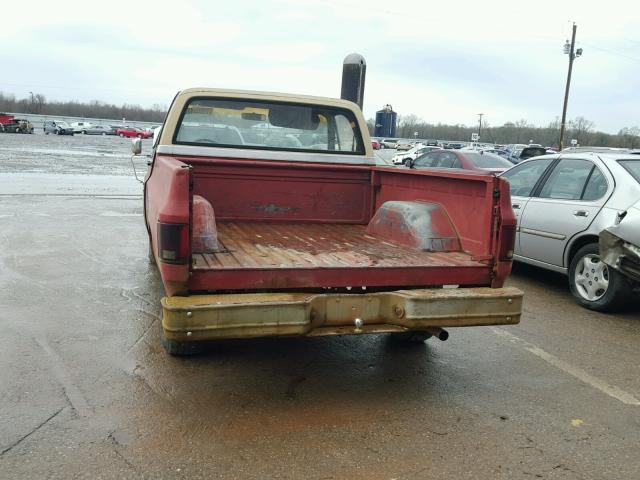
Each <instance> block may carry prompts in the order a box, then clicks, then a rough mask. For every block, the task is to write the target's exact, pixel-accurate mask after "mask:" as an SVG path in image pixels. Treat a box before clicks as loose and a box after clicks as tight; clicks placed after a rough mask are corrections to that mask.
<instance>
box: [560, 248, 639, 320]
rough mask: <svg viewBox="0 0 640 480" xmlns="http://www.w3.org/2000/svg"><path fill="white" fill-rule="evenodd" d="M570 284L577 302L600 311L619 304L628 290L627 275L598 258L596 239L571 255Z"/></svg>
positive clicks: (627, 296) (629, 291)
mask: <svg viewBox="0 0 640 480" xmlns="http://www.w3.org/2000/svg"><path fill="white" fill-rule="evenodd" d="M569 288H570V289H571V293H572V294H573V296H574V297H575V299H576V301H577V302H578V303H579V304H580V305H582V306H583V307H586V308H589V309H591V310H596V311H599V312H606V311H610V310H614V309H616V308H618V307H620V306H622V305H623V304H624V303H625V302H626V300H627V299H628V298H629V297H630V294H631V288H630V285H629V283H628V281H627V279H626V278H625V277H624V276H622V275H621V274H620V273H618V272H617V271H616V270H615V269H613V268H610V267H608V266H607V265H606V264H605V263H604V262H603V261H602V260H600V252H599V248H598V244H597V243H590V244H588V245H585V246H584V247H582V248H581V249H580V250H578V251H577V252H576V254H575V255H574V256H573V258H572V259H571V265H570V266H569Z"/></svg>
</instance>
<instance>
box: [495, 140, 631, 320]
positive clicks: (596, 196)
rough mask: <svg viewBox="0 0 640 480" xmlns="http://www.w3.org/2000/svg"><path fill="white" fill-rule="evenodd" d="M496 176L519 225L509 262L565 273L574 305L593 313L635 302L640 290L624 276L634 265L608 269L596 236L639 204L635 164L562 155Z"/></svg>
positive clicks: (619, 158) (618, 156) (611, 157)
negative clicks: (505, 185) (503, 181)
mask: <svg viewBox="0 0 640 480" xmlns="http://www.w3.org/2000/svg"><path fill="white" fill-rule="evenodd" d="M500 176H501V177H502V178H506V179H507V180H508V181H509V184H510V185H511V204H512V207H513V211H514V213H515V215H516V217H517V218H518V229H517V232H516V242H515V251H514V256H513V258H514V260H517V261H520V262H524V263H529V264H531V265H535V266H538V267H542V268H545V269H548V270H553V271H556V272H560V273H564V274H565V275H567V276H568V277H569V287H570V289H571V293H572V294H573V296H574V297H575V299H576V301H577V302H578V303H579V304H580V305H582V306H584V307H586V308H590V309H592V310H599V311H607V310H612V309H614V308H616V307H618V306H619V305H621V304H624V303H627V302H629V301H631V300H632V299H633V298H635V299H636V300H637V298H638V297H637V293H636V292H637V291H638V290H640V282H638V280H637V278H638V277H635V279H634V277H633V275H631V274H630V273H629V272H631V271H635V270H633V269H638V270H640V269H639V268H638V267H637V266H635V267H634V266H633V265H635V264H634V262H637V260H634V259H633V258H631V256H630V255H627V257H626V260H628V261H627V264H625V265H622V264H621V265H618V264H617V263H615V264H614V267H613V268H609V267H608V266H607V264H606V263H605V262H603V261H601V258H600V248H601V247H602V245H600V244H599V243H600V242H599V236H600V235H601V232H602V231H603V230H606V229H609V228H610V227H612V226H614V225H617V224H620V223H621V222H625V220H624V218H625V216H629V218H630V219H631V217H633V215H631V214H628V211H629V209H630V208H632V205H634V204H637V202H638V201H639V200H640V156H638V155H630V154H628V153H626V152H625V153H622V152H615V151H611V152H607V151H605V152H597V153H595V152H589V151H583V152H577V153H573V152H572V153H564V152H563V153H562V154H560V155H558V154H556V155H544V156H540V157H534V158H531V159H527V160H525V161H523V162H521V163H518V164H517V165H515V166H514V167H512V168H511V169H509V170H507V171H506V172H504V173H503V174H501V175H500ZM628 221H630V220H628ZM610 243H611V244H613V243H614V242H613V241H612V242H610ZM634 248H635V247H634ZM632 250H633V248H632ZM635 258H636V259H637V258H640V256H638V255H637V256H636V257H635ZM623 263H624V262H623ZM628 265H632V267H633V268H631V267H629V266H628ZM625 266H626V268H630V270H629V271H626V272H625V270H624V267H625ZM634 296H635V297H634Z"/></svg>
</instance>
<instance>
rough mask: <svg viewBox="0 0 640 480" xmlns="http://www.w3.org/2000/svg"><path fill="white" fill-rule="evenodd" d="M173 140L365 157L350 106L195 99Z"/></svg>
mask: <svg viewBox="0 0 640 480" xmlns="http://www.w3.org/2000/svg"><path fill="white" fill-rule="evenodd" d="M173 143H174V144H178V145H200V146H216V147H225V148H239V149H262V150H279V151H282V150H285V151H294V152H322V153H337V154H353V155H364V154H365V148H364V145H363V144H362V135H361V133H360V131H359V128H358V122H357V120H356V118H355V116H354V114H353V112H351V111H350V110H347V109H342V108H338V107H327V106H322V105H317V106H316V105H306V104H296V103H285V102H272V101H262V100H251V99H223V98H193V99H191V100H190V101H189V103H187V105H186V106H185V109H184V111H183V113H182V115H181V118H180V121H179V124H178V128H177V129H176V132H175V135H174V138H173Z"/></svg>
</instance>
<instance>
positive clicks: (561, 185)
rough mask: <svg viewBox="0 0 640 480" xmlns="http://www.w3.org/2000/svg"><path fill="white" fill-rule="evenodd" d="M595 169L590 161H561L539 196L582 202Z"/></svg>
mask: <svg viewBox="0 0 640 480" xmlns="http://www.w3.org/2000/svg"><path fill="white" fill-rule="evenodd" d="M593 167H594V166H593V163H591V162H590V161H588V160H573V159H566V160H560V162H558V164H557V165H556V166H555V168H554V169H553V172H551V175H549V178H548V179H547V181H546V182H545V184H544V186H543V187H542V190H541V191H540V195H539V196H540V197H542V198H557V199H561V200H580V198H581V197H582V192H583V190H584V188H585V183H586V182H587V178H588V177H589V174H590V173H591V170H592V169H593Z"/></svg>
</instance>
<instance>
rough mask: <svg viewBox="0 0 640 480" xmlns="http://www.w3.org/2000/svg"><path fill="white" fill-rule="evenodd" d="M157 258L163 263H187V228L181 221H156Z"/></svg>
mask: <svg viewBox="0 0 640 480" xmlns="http://www.w3.org/2000/svg"><path fill="white" fill-rule="evenodd" d="M158 259H159V260H160V261H161V262H165V263H187V261H188V259H189V228H188V225H185V224H181V223H158Z"/></svg>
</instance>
